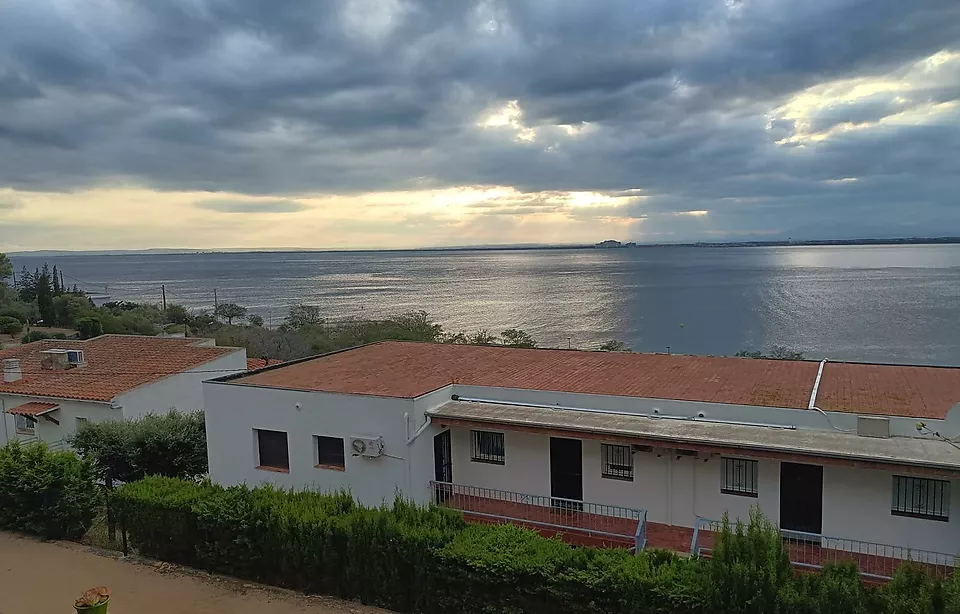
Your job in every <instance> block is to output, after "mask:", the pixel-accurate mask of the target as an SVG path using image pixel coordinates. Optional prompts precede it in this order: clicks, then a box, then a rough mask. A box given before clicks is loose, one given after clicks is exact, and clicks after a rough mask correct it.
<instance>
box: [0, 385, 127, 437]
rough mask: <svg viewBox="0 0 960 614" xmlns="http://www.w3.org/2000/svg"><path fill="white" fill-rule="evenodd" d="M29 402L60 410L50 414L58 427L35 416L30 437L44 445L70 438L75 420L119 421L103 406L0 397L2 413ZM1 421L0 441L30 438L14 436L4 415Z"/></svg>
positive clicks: (115, 412)
mask: <svg viewBox="0 0 960 614" xmlns="http://www.w3.org/2000/svg"><path fill="white" fill-rule="evenodd" d="M31 401H38V402H49V403H57V404H58V405H59V406H60V409H58V410H57V411H55V412H52V413H51V414H50V417H51V418H54V419H56V420H57V421H58V422H60V424H59V425H57V424H54V423H53V422H50V421H49V420H46V419H45V418H44V417H43V416H38V417H37V423H36V424H35V425H34V432H35V435H34V436H36V437H37V438H38V439H40V440H42V441H46V442H47V443H58V442H60V440H62V439H63V438H65V437H68V436H70V435H73V433H74V432H75V431H76V428H77V418H86V419H87V420H90V421H91V422H103V421H105V420H117V419H119V418H121V417H122V416H121V413H120V410H118V409H113V408H112V407H111V406H110V405H109V404H107V403H91V402H88V401H62V400H58V399H41V398H37V397H24V396H15V395H0V403H2V405H3V408H4V410H7V409H11V408H13V407H16V406H18V405H23V404H24V403H29V402H31ZM3 417H4V418H5V424H6V429H4V428H2V426H3V425H0V441H4V442H6V441H7V439H5V437H9V439H10V440H13V439H19V440H21V441H26V440H29V439H32V438H33V436H31V435H18V434H17V431H16V421H15V418H14V416H12V415H10V414H7V413H4V414H3Z"/></svg>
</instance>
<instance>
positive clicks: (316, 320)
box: [286, 303, 323, 328]
mask: <svg viewBox="0 0 960 614" xmlns="http://www.w3.org/2000/svg"><path fill="white" fill-rule="evenodd" d="M322 323H323V320H322V319H321V318H320V308H319V307H317V306H315V305H304V304H303V303H300V304H298V305H294V306H293V307H291V308H290V313H289V314H287V321H286V324H287V326H289V327H290V328H303V327H305V326H310V325H313V324H322Z"/></svg>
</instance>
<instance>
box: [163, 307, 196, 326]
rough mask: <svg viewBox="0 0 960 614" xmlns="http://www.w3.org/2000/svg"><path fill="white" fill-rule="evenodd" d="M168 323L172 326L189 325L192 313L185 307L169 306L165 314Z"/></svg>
mask: <svg viewBox="0 0 960 614" xmlns="http://www.w3.org/2000/svg"><path fill="white" fill-rule="evenodd" d="M163 315H164V317H165V318H166V320H167V322H169V323H171V324H189V323H190V312H189V311H187V308H186V307H184V306H183V305H167V310H166V311H164V312H163Z"/></svg>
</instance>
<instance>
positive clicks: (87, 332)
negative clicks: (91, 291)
mask: <svg viewBox="0 0 960 614" xmlns="http://www.w3.org/2000/svg"><path fill="white" fill-rule="evenodd" d="M74 326H75V327H76V329H77V332H78V333H80V338H81V339H93V338H94V337H99V336H100V335H102V334H103V323H102V322H101V321H100V318H99V317H98V316H89V317H86V318H79V319H78V320H77V321H76V323H75V324H74Z"/></svg>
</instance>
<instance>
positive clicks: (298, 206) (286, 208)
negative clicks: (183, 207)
mask: <svg viewBox="0 0 960 614" xmlns="http://www.w3.org/2000/svg"><path fill="white" fill-rule="evenodd" d="M193 205H194V206H195V207H199V208H200V209H208V210H210V211H219V212H220V213H293V212H296V211H303V210H304V209H306V205H304V204H303V203H298V202H297V201H295V200H285V199H283V200H274V199H256V200H236V199H228V198H224V199H210V200H201V201H199V202H195V203H193Z"/></svg>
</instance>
